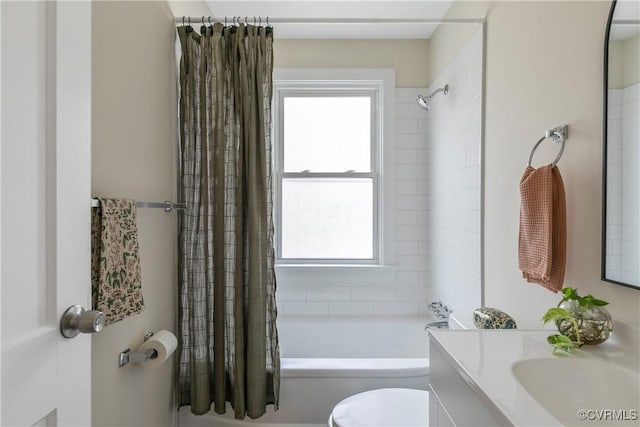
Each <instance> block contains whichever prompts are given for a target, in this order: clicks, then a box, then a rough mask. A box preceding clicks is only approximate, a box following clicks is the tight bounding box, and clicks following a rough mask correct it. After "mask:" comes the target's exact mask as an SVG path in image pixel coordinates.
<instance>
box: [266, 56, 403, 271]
mask: <svg viewBox="0 0 640 427" xmlns="http://www.w3.org/2000/svg"><path fill="white" fill-rule="evenodd" d="M394 83H395V70H393V69H326V68H325V69H291V68H289V69H284V68H281V69H278V68H276V69H274V77H273V102H274V108H273V111H274V113H273V116H274V120H273V133H274V177H275V179H276V183H275V184H276V185H275V189H276V194H275V198H274V201H275V203H274V216H275V224H276V227H277V229H276V233H275V234H274V236H275V248H276V254H275V255H276V266H277V267H278V268H279V269H280V270H281V269H282V267H285V268H286V267H293V268H296V267H298V268H299V267H319V268H321V269H324V267H330V266H335V267H341V268H345V267H358V268H359V269H362V268H363V267H364V268H365V269H366V268H368V267H381V266H385V265H387V266H388V265H390V264H391V263H392V262H394V261H395V259H394V256H395V245H394V240H395V239H394V238H393V237H394V235H395V228H394V226H393V224H394V222H393V221H394V217H395V215H394V213H395V209H394V208H395V203H393V201H394V200H395V185H394V179H395V173H394V172H395V171H394V167H393V165H394V161H395V147H394V145H395V144H393V139H394V126H393V125H394V122H395V110H394V106H395V97H394V94H395V87H394ZM295 96H299V97H320V96H328V97H334V96H368V97H370V99H371V136H370V140H371V159H370V161H371V168H370V171H369V172H348V171H347V172H322V173H320V172H304V171H301V172H286V173H285V172H284V135H283V130H284V114H283V113H284V111H283V109H282V108H283V107H284V98H286V97H295ZM285 178H294V179H295V178H300V179H307V178H347V179H349V178H367V179H369V178H370V179H372V184H373V189H372V190H373V195H372V196H373V235H372V238H373V242H372V243H373V253H372V257H371V258H367V259H346V258H340V259H335V258H334V259H324V258H282V244H281V243H282V242H281V238H282V200H281V197H282V183H283V180H284V179H285Z"/></svg>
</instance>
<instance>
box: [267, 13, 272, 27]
mask: <svg viewBox="0 0 640 427" xmlns="http://www.w3.org/2000/svg"><path fill="white" fill-rule="evenodd" d="M270 26H271V25H269V17H268V16H267V27H270Z"/></svg>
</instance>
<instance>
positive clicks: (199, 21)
mask: <svg viewBox="0 0 640 427" xmlns="http://www.w3.org/2000/svg"><path fill="white" fill-rule="evenodd" d="M183 18H184V22H185V24H186V23H188V22H189V19H190V20H191V25H192V26H193V25H202V16H185V17H182V16H179V17H176V18H174V22H175V23H176V24H179V25H182V20H183ZM209 18H211V22H212V23H213V22H216V21H217V22H224V20H225V17H222V18H214V17H209V16H205V17H204V22H205V24H207V25H209ZM233 18H234V17H231V16H227V17H226V19H227V22H228V24H231V23H232V22H233ZM236 18H237V17H236ZM256 19H258V18H256ZM484 20H485V18H461V19H422V18H269V24H481V23H483V22H484ZM240 22H241V23H244V18H243V17H240ZM247 23H248V24H253V16H248V17H247ZM262 24H263V25H265V24H266V19H262Z"/></svg>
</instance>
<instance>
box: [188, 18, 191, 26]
mask: <svg viewBox="0 0 640 427" xmlns="http://www.w3.org/2000/svg"><path fill="white" fill-rule="evenodd" d="M188 22H189V26H191V17H189V18H188Z"/></svg>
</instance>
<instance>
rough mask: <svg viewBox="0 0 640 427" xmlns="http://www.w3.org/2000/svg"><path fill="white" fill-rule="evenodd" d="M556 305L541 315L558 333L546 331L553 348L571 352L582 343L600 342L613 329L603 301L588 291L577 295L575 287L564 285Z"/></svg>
mask: <svg viewBox="0 0 640 427" xmlns="http://www.w3.org/2000/svg"><path fill="white" fill-rule="evenodd" d="M562 295H563V298H562V300H561V301H560V302H559V303H558V306H557V307H554V308H550V309H549V310H547V312H546V313H545V315H544V316H543V317H542V321H543V322H544V323H545V324H546V323H548V322H551V321H554V322H555V323H556V327H557V328H558V332H560V334H554V335H549V336H548V337H547V342H548V343H549V344H551V345H553V347H554V348H553V352H554V353H556V352H558V351H565V352H571V350H572V349H574V348H578V347H581V346H582V345H583V344H600V343H601V342H604V341H605V340H607V339H608V338H609V336H610V335H611V332H612V331H613V324H612V321H611V315H610V314H609V312H608V311H607V309H606V308H604V306H605V305H607V304H609V303H608V302H606V301H603V300H600V299H597V298H594V297H593V296H592V295H587V296H585V297H581V296H580V295H578V290H577V289H573V288H570V287H566V288H564V289H563V290H562Z"/></svg>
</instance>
